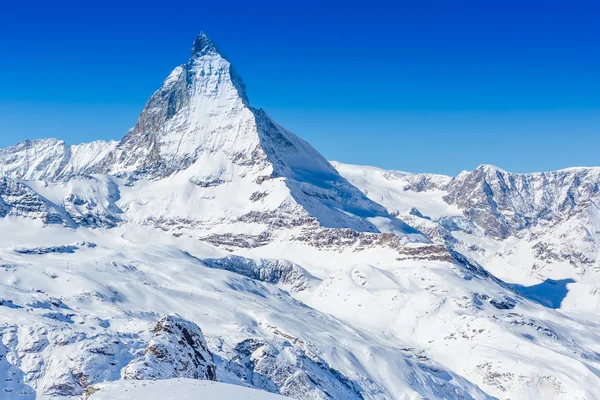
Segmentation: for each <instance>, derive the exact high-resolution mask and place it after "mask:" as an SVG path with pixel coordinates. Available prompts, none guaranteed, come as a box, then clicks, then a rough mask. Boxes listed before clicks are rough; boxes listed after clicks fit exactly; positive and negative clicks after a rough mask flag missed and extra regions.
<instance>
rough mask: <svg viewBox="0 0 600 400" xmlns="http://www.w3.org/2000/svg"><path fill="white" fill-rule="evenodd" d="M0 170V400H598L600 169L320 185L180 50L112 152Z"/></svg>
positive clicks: (44, 152)
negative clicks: (177, 398)
mask: <svg viewBox="0 0 600 400" xmlns="http://www.w3.org/2000/svg"><path fill="white" fill-rule="evenodd" d="M406 151H410V149H407V150H406ZM0 172H1V174H2V176H1V177H0V372H1V374H2V376H4V377H6V378H5V379H2V380H0V398H2V399H5V398H6V399H20V400H22V399H33V398H76V397H79V396H83V397H88V398H90V399H92V400H93V399H95V398H98V399H102V398H113V397H114V393H118V394H119V395H123V393H124V392H123V391H127V393H129V390H131V393H139V396H147V395H148V392H149V391H151V392H152V394H153V395H154V394H156V393H171V391H172V393H182V392H185V391H186V390H200V391H206V393H211V392H214V391H225V390H227V391H230V392H231V393H240V394H239V395H240V396H241V395H242V393H244V394H243V395H248V396H253V398H254V397H256V396H259V397H258V398H260V396H261V394H260V393H266V392H270V393H276V394H280V395H284V396H288V397H291V398H295V399H311V400H313V399H330V398H333V399H405V398H411V399H412V398H415V399H417V398H430V399H434V398H435V399H438V398H439V399H442V398H443V399H494V398H503V399H504V398H511V399H513V398H530V399H537V398H544V399H593V398H600V397H599V396H598V393H600V373H599V372H598V371H600V355H599V354H600V353H599V349H600V347H599V346H600V333H598V330H597V329H596V328H597V326H598V324H600V317H599V315H600V314H599V313H598V310H600V294H599V293H600V280H599V275H598V273H599V271H600V268H598V267H599V264H598V248H599V247H598V238H599V237H600V236H599V232H600V217H599V213H598V204H599V194H598V192H599V190H598V184H599V183H600V169H599V168H578V169H570V170H563V171H557V172H551V173H540V174H511V173H508V172H505V171H502V170H500V169H498V168H495V167H491V166H480V167H479V168H477V169H476V170H475V171H472V172H463V173H462V174H460V175H459V176H457V177H447V176H442V175H433V174H411V173H407V172H399V171H385V170H382V169H379V168H375V167H367V166H353V165H347V164H341V163H337V162H332V163H330V162H328V161H327V160H326V159H325V158H324V157H323V156H321V155H320V154H319V153H318V152H317V151H316V150H315V149H313V148H312V147H311V146H310V145H309V144H308V143H306V142H305V141H303V140H302V139H300V138H298V137H297V136H295V135H294V134H292V133H291V132H289V131H288V130H286V129H285V128H283V127H282V126H280V125H278V124H277V123H276V122H275V121H273V120H272V119H271V118H270V117H269V116H268V115H267V114H266V113H265V112H264V111H263V110H260V109H256V108H253V107H252V106H251V103H250V101H249V99H248V96H247V94H246V88H245V85H244V83H243V81H242V79H241V78H240V77H239V75H238V74H237V72H236V71H235V69H234V68H233V67H232V65H231V63H230V61H229V60H228V59H227V58H225V57H224V56H223V55H222V52H221V51H220V50H219V49H218V48H217V46H216V45H215V44H214V43H213V42H212V41H210V40H209V39H208V38H207V37H206V35H204V34H200V35H199V36H198V37H197V38H196V40H195V41H194V44H193V47H192V54H191V57H190V58H189V59H188V61H187V62H186V63H185V64H183V65H181V66H179V67H176V68H175V69H174V70H173V72H172V73H171V74H170V75H169V76H168V77H167V79H166V80H165V81H164V82H163V84H162V86H161V87H160V88H159V89H158V90H157V91H156V92H155V93H154V94H153V95H152V96H151V98H150V99H149V100H148V102H147V104H146V106H145V108H144V110H143V111H142V113H141V114H140V116H139V119H138V122H137V124H136V126H135V127H134V128H132V129H131V130H130V131H129V132H127V134H126V135H125V136H124V137H123V139H122V140H120V141H119V142H94V143H90V144H81V145H76V146H69V145H67V144H65V143H64V142H62V141H60V140H57V139H45V140H36V141H26V142H23V143H20V144H17V145H15V146H11V147H8V148H5V149H2V150H0ZM189 379H192V381H191V382H190V381H189ZM151 380H161V381H163V382H155V381H152V382H155V383H152V382H151ZM127 381H129V382H127ZM132 381H133V382H132ZM135 381H139V382H141V383H139V384H138V383H135ZM106 382H109V383H106ZM110 382H112V383H110ZM144 382H145V383H144ZM194 382H196V383H194ZM198 382H210V384H209V383H206V385H205V384H200V383H198ZM224 383H225V384H234V385H237V386H238V387H242V386H245V387H252V388H255V389H260V390H261V391H262V392H259V393H258V394H257V393H256V392H254V391H248V390H243V389H242V388H239V389H235V388H231V387H230V386H224V385H223V384H224ZM152 388H155V389H156V390H157V392H156V393H154V391H153V389H152ZM232 395H234V394H232ZM264 397H265V398H273V396H270V397H269V396H268V395H267V394H264Z"/></svg>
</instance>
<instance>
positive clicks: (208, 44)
mask: <svg viewBox="0 0 600 400" xmlns="http://www.w3.org/2000/svg"><path fill="white" fill-rule="evenodd" d="M217 53H219V52H218V51H217V47H216V46H215V44H214V42H213V41H212V40H210V39H209V38H208V36H206V33H204V32H200V34H199V35H198V36H197V37H196V40H194V44H193V45H192V57H200V56H203V55H205V54H217Z"/></svg>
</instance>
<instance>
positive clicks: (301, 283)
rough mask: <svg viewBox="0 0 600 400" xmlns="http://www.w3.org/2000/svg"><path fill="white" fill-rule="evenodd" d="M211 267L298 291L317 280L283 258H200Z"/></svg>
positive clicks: (317, 280)
mask: <svg viewBox="0 0 600 400" xmlns="http://www.w3.org/2000/svg"><path fill="white" fill-rule="evenodd" d="M202 261H203V262H204V263H205V264H206V265H207V266H209V267H211V268H217V269H224V270H226V271H232V272H236V273H238V274H241V275H244V276H247V277H249V278H252V279H257V280H259V281H263V282H268V283H274V284H277V285H281V286H283V287H286V288H290V289H291V290H292V291H295V292H299V291H302V290H304V289H307V288H308V287H310V286H311V285H313V284H316V283H318V282H319V279H317V278H315V277H314V276H312V275H311V274H309V273H308V271H306V270H305V269H304V268H302V267H301V266H299V265H297V264H294V263H292V262H289V261H285V260H268V259H257V260H255V259H251V258H246V257H240V256H228V257H225V258H207V259H204V260H202Z"/></svg>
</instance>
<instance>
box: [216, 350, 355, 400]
mask: <svg viewBox="0 0 600 400" xmlns="http://www.w3.org/2000/svg"><path fill="white" fill-rule="evenodd" d="M234 352H235V354H236V355H235V356H234V357H233V359H232V360H230V361H228V363H227V364H226V365H225V369H226V370H227V371H230V372H232V373H234V374H235V375H236V376H238V377H239V378H240V379H241V380H242V382H245V383H248V384H250V385H252V386H253V387H256V388H260V389H263V390H266V391H269V392H274V393H280V394H283V395H285V396H290V397H291V398H294V399H298V400H312V399H332V398H333V399H362V398H363V396H362V394H361V392H362V389H361V387H360V386H359V385H358V384H356V383H355V382H352V381H351V380H350V379H348V378H347V377H345V376H343V375H342V374H341V373H340V372H339V371H336V370H334V369H332V368H331V367H329V366H328V365H327V363H325V362H324V361H323V360H321V359H319V357H318V356H316V355H314V354H310V353H307V352H306V351H305V350H304V349H302V348H301V347H298V346H295V345H292V344H291V343H289V342H286V343H284V345H283V347H281V348H278V347H276V346H275V345H273V344H270V343H266V342H264V341H260V340H255V339H247V340H244V341H242V342H240V343H239V344H238V345H237V346H236V347H235V349H234Z"/></svg>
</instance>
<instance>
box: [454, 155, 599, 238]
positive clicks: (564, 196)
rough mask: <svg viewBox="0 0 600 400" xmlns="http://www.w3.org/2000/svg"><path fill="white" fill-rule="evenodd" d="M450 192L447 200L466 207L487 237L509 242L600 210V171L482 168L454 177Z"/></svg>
mask: <svg viewBox="0 0 600 400" xmlns="http://www.w3.org/2000/svg"><path fill="white" fill-rule="evenodd" d="M446 190H447V191H448V194H447V195H446V196H445V197H444V200H446V201H447V202H448V203H450V204H455V205H457V206H458V207H460V208H461V209H463V210H464V212H465V215H466V216H467V217H468V218H470V219H471V220H473V221H474V222H475V223H477V224H478V225H479V226H481V227H482V228H483V229H484V230H485V231H486V233H487V234H489V235H491V236H494V237H498V238H505V237H507V236H509V235H511V234H516V233H517V232H519V231H520V230H523V229H527V228H531V227H533V226H535V225H537V224H543V225H547V224H555V223H557V222H560V221H564V220H565V219H568V218H571V217H573V216H575V215H585V213H586V211H587V210H588V208H589V207H594V208H597V206H595V204H594V199H598V198H600V195H599V194H600V168H572V169H567V170H560V171H554V172H543V173H536V174H514V173H509V172H506V171H503V170H501V169H499V168H496V167H493V166H489V165H481V166H479V167H478V168H477V169H476V170H474V171H472V172H463V173H462V174H460V175H459V176H457V177H456V178H454V179H453V180H452V181H451V182H450V184H449V185H448V186H447V188H446Z"/></svg>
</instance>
